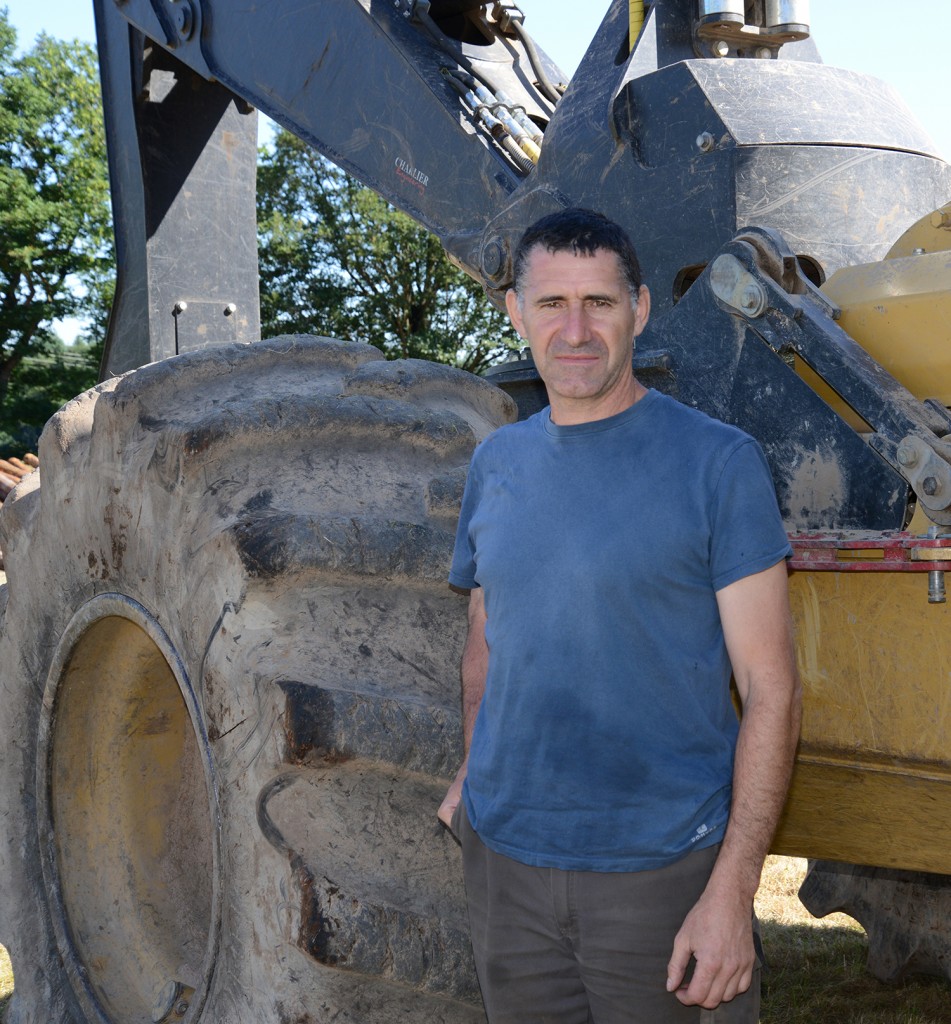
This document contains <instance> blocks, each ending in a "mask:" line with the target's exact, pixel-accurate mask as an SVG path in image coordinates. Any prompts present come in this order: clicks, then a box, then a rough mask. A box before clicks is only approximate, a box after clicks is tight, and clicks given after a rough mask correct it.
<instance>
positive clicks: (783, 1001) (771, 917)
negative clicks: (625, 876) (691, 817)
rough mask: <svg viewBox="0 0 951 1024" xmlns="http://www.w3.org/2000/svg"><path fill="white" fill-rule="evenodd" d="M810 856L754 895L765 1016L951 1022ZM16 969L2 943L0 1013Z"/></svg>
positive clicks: (835, 1023)
mask: <svg viewBox="0 0 951 1024" xmlns="http://www.w3.org/2000/svg"><path fill="white" fill-rule="evenodd" d="M805 871H806V862H805V861H804V860H797V859H794V858H792V857H770V858H769V859H768V860H767V862H766V868H765V870H764V872H763V884H762V885H761V886H760V891H759V893H758V895H757V897H756V913H757V915H758V916H759V918H760V921H761V922H762V927H763V944H764V946H765V949H766V959H767V969H766V971H765V972H764V976H763V982H764V984H763V1012H762V1016H761V1018H760V1024H951V984H949V983H948V982H947V981H944V980H940V979H934V978H914V979H912V980H911V981H909V982H907V983H906V984H903V985H900V986H891V985H884V984H882V983H881V982H878V981H876V980H875V979H874V978H872V977H870V976H869V975H868V974H867V973H866V972H865V952H866V940H865V932H864V931H863V930H862V928H861V927H860V926H859V925H858V924H856V922H855V921H853V920H852V918H850V917H846V915H845V914H830V915H829V916H828V917H826V918H823V919H822V920H821V921H817V920H816V919H815V918H813V917H811V916H810V914H809V913H808V911H807V910H806V909H805V908H804V907H803V906H802V904H801V903H800V902H799V898H798V895H797V893H798V891H799V886H800V884H801V883H802V879H803V877H804V875H805ZM12 991H13V970H12V968H11V966H10V959H9V957H8V956H7V951H6V950H5V949H4V948H3V946H0V1021H2V1019H3V1010H4V1007H5V1005H6V1003H7V1002H8V1000H9V998H10V993H11V992H12Z"/></svg>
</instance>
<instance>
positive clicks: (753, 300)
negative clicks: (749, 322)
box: [740, 282, 766, 316]
mask: <svg viewBox="0 0 951 1024" xmlns="http://www.w3.org/2000/svg"><path fill="white" fill-rule="evenodd" d="M740 306H741V308H743V309H745V310H746V312H747V313H749V315H750V316H759V315H760V313H762V312H763V309H764V308H765V306H766V296H765V295H764V294H763V289H762V288H761V287H760V286H759V285H758V284H756V283H755V282H754V283H753V284H748V285H747V286H746V287H745V288H744V289H743V294H742V295H741V296H740Z"/></svg>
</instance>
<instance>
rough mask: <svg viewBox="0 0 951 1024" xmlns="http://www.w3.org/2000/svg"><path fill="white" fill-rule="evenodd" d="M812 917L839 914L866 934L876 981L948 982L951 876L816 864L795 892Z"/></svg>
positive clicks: (950, 974)
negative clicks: (923, 977)
mask: <svg viewBox="0 0 951 1024" xmlns="http://www.w3.org/2000/svg"><path fill="white" fill-rule="evenodd" d="M799 898H800V900H802V903H803V905H804V906H805V908H806V909H807V910H808V911H809V913H810V914H812V915H813V916H814V917H825V916H826V915H827V914H833V913H837V912H839V911H841V912H842V913H845V914H848V915H849V916H850V917H854V918H855V920H856V921H858V922H859V924H860V925H861V926H862V927H863V928H864V929H865V931H866V933H867V935H868V963H867V967H868V971H869V973H870V974H871V975H873V976H874V977H876V978H878V979H879V980H880V981H886V982H898V981H901V980H903V979H904V978H906V977H908V976H909V975H912V974H928V975H934V976H936V977H939V978H946V979H948V980H949V981H951V930H949V922H951V877H949V876H947V875H936V874H928V873H926V872H922V871H897V870H894V869H892V868H873V867H862V866H859V865H856V864H841V863H838V862H836V861H824V860H814V861H810V862H809V870H808V872H807V874H806V878H805V880H804V881H803V883H802V886H801V887H800V889H799Z"/></svg>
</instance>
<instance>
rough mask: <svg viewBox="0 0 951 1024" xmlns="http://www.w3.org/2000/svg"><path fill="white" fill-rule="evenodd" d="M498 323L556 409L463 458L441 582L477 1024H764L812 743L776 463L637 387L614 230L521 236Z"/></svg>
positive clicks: (550, 222) (738, 436)
mask: <svg viewBox="0 0 951 1024" xmlns="http://www.w3.org/2000/svg"><path fill="white" fill-rule="evenodd" d="M506 300H507V306H508V312H509V315H510V317H511V319H512V322H513V323H514V325H515V327H516V329H517V330H518V332H519V334H520V335H521V336H522V337H524V338H527V339H528V342H529V344H530V346H531V350H532V355H533V356H534V359H535V365H536V366H537V368H538V371H539V373H540V374H541V376H542V379H543V380H544V381H545V384H546V386H547V389H548V395H549V399H550V408H549V409H547V410H544V411H542V412H541V413H538V414H537V415H535V416H533V417H531V418H530V419H528V420H526V421H525V422H522V423H518V424H514V425H511V426H507V427H503V428H502V429H500V430H498V431H496V432H495V433H494V434H493V435H491V436H490V437H489V438H487V439H486V441H484V442H483V443H482V445H480V447H479V448H478V449H477V451H476V453H475V455H474V457H473V461H472V466H471V468H470V473H469V479H468V482H467V485H466V493H465V497H464V499H463V507H462V515H461V518H460V523H459V530H458V534H457V538H456V549H455V553H454V556H453V565H452V571H451V573H450V581H451V582H452V583H453V584H454V585H455V586H457V587H459V588H463V589H468V590H469V591H470V598H469V634H468V638H467V641H466V645H465V650H464V653H463V661H462V685H463V723H464V732H465V744H466V751H467V758H466V763H464V764H463V766H462V767H461V768H460V770H459V774H458V776H457V777H456V779H455V781H454V782H453V785H452V787H451V788H450V790H449V792H448V794H447V796H446V799H445V800H444V802H443V804H442V806H441V807H440V811H439V814H440V818H441V819H442V820H443V821H444V822H445V823H447V824H450V825H451V827H453V828H454V830H455V831H456V832H457V834H458V835H459V836H460V838H461V841H462V845H463V864H464V870H465V876H466V893H467V898H468V902H469V915H470V923H471V927H472V941H473V949H474V951H475V957H476V967H477V971H478V975H479V981H480V984H481V986H482V993H483V999H484V1002H485V1006H486V1013H487V1015H488V1018H489V1020H490V1022H491V1024H500V1022H512V1024H514V1022H519V1024H524V1022H534V1021H559V1022H561V1021H564V1022H568V1024H574V1022H577V1024H584V1022H586V1021H593V1022H594V1024H620V1022H622V1021H623V1022H643V1024H667V1022H670V1024H674V1022H681V1021H682V1022H685V1024H686V1022H694V1024H701V1022H703V1021H707V1022H714V1021H716V1022H735V1021H737V1022H744V1024H755V1022H756V1021H757V1020H758V1014H759V993H758V964H757V959H756V954H755V948H754V919H753V913H752V904H753V896H754V894H755V892H756V888H757V885H758V883H759V877H760V872H761V870H762V865H763V860H764V858H765V856H766V853H767V851H768V848H769V844H770V841H771V838H772V835H773V832H774V829H775V826H776V822H777V820H778V817H779V814H780V811H781V808H782V805H783V802H784V799H785V794H786V788H787V785H788V780H789V774H790V770H791V764H792V758H793V753H794V749H795V744H796V738H797V735H798V726H799V703H798V702H799V687H798V681H797V677H796V670H795V663H794V655H793V647H792V639H791V626H790V617H789V607H788V597H787V590H786V568H785V557H786V555H787V554H788V552H789V548H788V543H787V539H786V535H785V532H784V530H783V527H782V523H781V520H780V518H779V513H778V510H777V507H776V498H775V492H774V490H773V485H772V481H771V479H770V476H769V472H768V469H767V467H766V463H765V461H764V459H763V456H762V453H761V452H760V449H759V447H758V445H757V444H756V443H755V442H754V441H753V440H752V439H751V438H749V437H748V436H747V435H745V434H743V433H742V432H741V431H739V430H737V429H735V428H733V427H729V426H726V425H725V424H722V423H719V422H717V421H715V420H712V419H710V418H709V417H707V416H705V415H703V414H702V413H699V412H697V411H695V410H691V409H688V408H686V407H684V406H682V405H680V404H679V403H677V402H675V401H674V400H673V399H671V398H668V397H666V396H664V395H661V394H660V393H658V392H655V391H650V390H648V389H646V388H645V387H643V386H642V385H641V383H640V382H639V381H638V380H637V379H636V378H635V377H634V375H633V372H632V367H631V363H632V352H633V345H634V339H635V337H636V336H637V335H638V334H640V333H641V331H642V330H643V329H644V326H645V324H646V323H647V318H648V314H649V312H650V296H649V294H648V291H647V288H646V287H644V286H643V285H642V284H641V278H640V268H639V266H638V263H637V258H636V255H635V253H634V250H633V248H632V246H631V244H630V241H629V240H628V238H627V236H626V235H625V233H624V232H623V231H622V230H621V229H620V228H619V227H618V226H617V225H615V224H613V223H612V222H610V221H609V220H607V219H606V218H604V217H602V216H600V215H599V214H595V213H593V212H591V211H586V210H566V211H564V212H561V213H557V214H553V215H552V216H550V217H546V218H544V219H543V220H541V221H539V222H538V223H537V224H535V225H533V226H532V227H531V228H529V229H528V231H527V232H526V233H525V235H524V236H523V238H522V240H521V242H520V244H519V246H518V249H517V251H516V256H515V286H514V289H513V290H511V291H510V292H509V293H508V295H507V296H506ZM731 667H732V673H733V676H734V678H735V682H736V687H737V690H738V692H739V696H740V699H741V701H742V705H743V717H742V724H741V725H738V722H737V716H736V714H735V712H734V710H733V706H732V703H731V698H730V692H729V680H730V674H731ZM754 976H756V982H757V983H756V984H755V985H754V984H752V982H753V981H754ZM714 1010H715V1013H714V1012H711V1011H714Z"/></svg>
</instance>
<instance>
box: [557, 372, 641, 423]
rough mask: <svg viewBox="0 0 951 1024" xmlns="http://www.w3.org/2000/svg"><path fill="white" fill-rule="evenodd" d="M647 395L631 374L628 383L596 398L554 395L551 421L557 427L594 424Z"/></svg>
mask: <svg viewBox="0 0 951 1024" xmlns="http://www.w3.org/2000/svg"><path fill="white" fill-rule="evenodd" d="M646 394H647V388H645V387H644V385H643V384H641V382H640V381H639V380H638V379H637V378H636V377H635V376H634V375H633V374H632V375H631V378H630V383H629V384H628V385H626V386H625V387H623V388H622V389H619V390H618V391H616V392H612V393H611V394H610V395H602V396H599V397H598V398H565V397H564V396H563V395H555V396H554V401H552V402H551V421H552V423H554V424H556V425H557V426H559V427H570V426H575V425H576V424H578V423H594V422H596V421H597V420H606V419H609V418H610V417H611V416H617V415H618V414H619V413H622V412H624V411H625V410H626V409H630V407H631V406H632V405H634V404H635V403H637V402H639V401H640V400H641V399H642V398H643V397H644V396H645V395H646Z"/></svg>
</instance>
